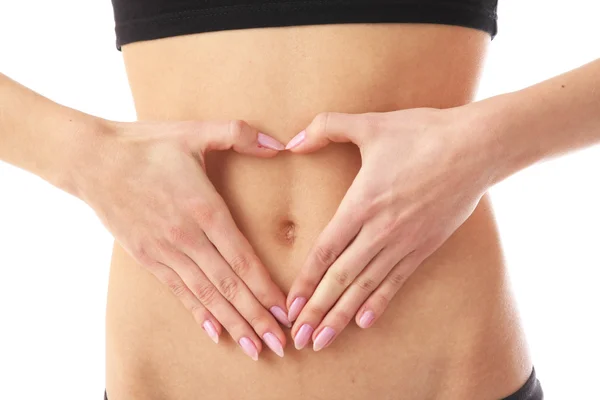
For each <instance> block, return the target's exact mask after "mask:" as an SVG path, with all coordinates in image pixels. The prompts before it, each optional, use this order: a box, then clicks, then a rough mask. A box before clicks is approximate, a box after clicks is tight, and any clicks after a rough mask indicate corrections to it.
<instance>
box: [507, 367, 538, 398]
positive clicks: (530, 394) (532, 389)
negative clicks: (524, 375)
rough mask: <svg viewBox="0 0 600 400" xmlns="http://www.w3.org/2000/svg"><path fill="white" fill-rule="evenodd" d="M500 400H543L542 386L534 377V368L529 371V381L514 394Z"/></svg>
mask: <svg viewBox="0 0 600 400" xmlns="http://www.w3.org/2000/svg"><path fill="white" fill-rule="evenodd" d="M502 400H544V392H543V391H542V385H541V384H540V381H539V380H538V379H537V377H536V375H535V368H534V369H533V370H532V371H531V375H529V379H527V382H525V384H524V385H523V387H521V389H519V390H517V391H516V392H515V393H513V394H511V395H510V396H508V397H506V398H504V399H502Z"/></svg>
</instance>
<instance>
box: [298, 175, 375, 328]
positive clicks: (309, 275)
mask: <svg viewBox="0 0 600 400" xmlns="http://www.w3.org/2000/svg"><path fill="white" fill-rule="evenodd" d="M359 174H360V173H359ZM358 181H359V179H355V182H358ZM359 186H360V184H358V185H355V184H354V183H353V184H352V185H351V186H350V189H348V192H347V193H346V195H345V196H344V198H343V199H342V202H341V203H340V205H339V207H338V209H337V210H336V212H335V214H334V216H333V218H332V219H331V221H330V222H329V223H328V224H327V226H326V227H325V229H323V232H321V234H320V235H319V237H318V238H317V240H316V242H315V244H314V245H313V247H312V248H311V250H310V251H309V253H308V256H307V258H306V261H305V262H304V264H303V266H302V268H301V270H300V272H299V274H298V276H297V277H296V279H294V282H293V283H292V287H291V288H290V291H289V293H288V297H287V305H288V309H289V313H288V319H289V320H290V321H292V322H293V321H294V320H296V318H297V317H298V315H300V312H301V311H302V308H303V307H304V306H305V305H306V302H307V299H309V298H310V297H311V296H312V294H313V292H314V290H315V289H316V288H317V285H318V284H319V282H320V281H321V279H322V278H323V275H324V274H325V273H326V272H327V270H328V269H329V267H330V266H331V265H332V264H333V263H334V262H335V260H336V259H337V258H338V257H339V256H340V254H342V252H343V251H344V249H345V248H346V247H347V246H348V244H349V243H350V241H351V240H352V239H354V238H355V237H356V235H357V234H358V232H359V231H360V229H361V227H362V224H363V221H364V206H361V204H360V203H361V200H360V199H361V197H360V196H358V194H356V193H355V192H356V191H357V189H355V188H356V187H359Z"/></svg>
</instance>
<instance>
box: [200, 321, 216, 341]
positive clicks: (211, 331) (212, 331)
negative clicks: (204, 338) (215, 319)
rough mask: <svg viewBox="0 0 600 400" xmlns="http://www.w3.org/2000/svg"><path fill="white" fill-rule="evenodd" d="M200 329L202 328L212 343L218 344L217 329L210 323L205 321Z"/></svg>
mask: <svg viewBox="0 0 600 400" xmlns="http://www.w3.org/2000/svg"><path fill="white" fill-rule="evenodd" d="M202 327H203V328H204V330H205V331H206V333H208V336H210V338H211V339H212V341H213V342H215V343H219V333H218V332H217V329H216V328H215V326H214V325H213V323H212V322H210V321H209V320H206V321H204V323H203V324H202Z"/></svg>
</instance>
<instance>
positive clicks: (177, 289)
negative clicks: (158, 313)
mask: <svg viewBox="0 0 600 400" xmlns="http://www.w3.org/2000/svg"><path fill="white" fill-rule="evenodd" d="M165 283H166V285H167V287H168V288H169V290H170V291H171V293H173V294H174V295H175V297H179V298H180V297H183V295H185V292H186V288H185V286H184V285H183V282H181V281H179V280H174V279H169V280H168V281H167V282H165Z"/></svg>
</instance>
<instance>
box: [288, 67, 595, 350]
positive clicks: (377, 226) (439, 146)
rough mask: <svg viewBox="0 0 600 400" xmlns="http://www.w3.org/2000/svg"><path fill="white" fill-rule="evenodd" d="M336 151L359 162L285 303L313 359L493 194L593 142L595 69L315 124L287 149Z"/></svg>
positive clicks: (299, 341)
mask: <svg viewBox="0 0 600 400" xmlns="http://www.w3.org/2000/svg"><path fill="white" fill-rule="evenodd" d="M331 142H336V143H340V142H352V143H354V144H356V145H357V146H358V147H359V148H360V152H361V158H362V162H363V164H362V167H361V169H360V171H359V173H358V175H357V177H356V179H355V180H354V182H353V183H352V185H351V186H350V188H349V189H348V192H347V194H346V196H345V197H344V199H343V200H342V202H341V204H340V206H339V208H338V210H337V212H336V213H335V216H334V217H333V219H332V220H331V222H329V224H328V225H327V226H326V228H325V229H324V231H323V233H322V234H321V235H320V236H319V238H318V239H317V241H316V243H315V244H314V246H313V248H312V249H311V251H310V253H309V256H308V259H307V260H306V262H305V264H304V266H303V268H302V270H301V272H300V274H299V276H298V277H297V279H296V280H295V281H294V284H293V286H292V288H291V290H290V293H289V295H288V305H289V307H290V314H289V318H290V320H292V321H295V323H294V326H293V328H292V336H293V337H294V338H295V344H296V348H303V347H304V346H306V344H307V343H308V340H307V339H308V338H307V335H303V334H299V332H300V331H302V332H312V340H313V349H314V350H315V351H318V350H320V349H322V348H324V347H326V346H328V345H330V344H331V343H332V342H333V340H335V337H336V336H337V335H339V334H340V333H341V331H342V330H343V329H344V328H345V327H346V326H347V325H348V323H350V322H351V321H352V319H354V320H355V321H356V323H357V324H358V326H360V327H361V328H369V327H370V326H372V325H373V324H374V323H375V321H376V320H377V319H378V318H379V317H380V316H381V315H382V313H383V312H384V310H385V309H386V307H387V305H388V304H389V302H390V300H391V299H392V298H393V297H394V296H395V295H396V293H398V291H399V290H400V289H401V287H402V285H403V284H404V283H405V282H406V280H407V279H408V278H409V277H410V276H411V274H412V273H413V272H414V271H415V270H416V268H417V267H418V266H419V265H420V264H421V262H422V261H423V260H424V259H426V258H427V257H428V256H430V255H431V254H432V253H433V252H434V251H435V250H437V249H438V248H439V247H440V246H441V245H442V244H443V243H444V242H445V241H446V239H448V238H449V237H450V235H451V234H452V233H454V231H456V229H457V228H458V227H459V226H460V225H462V223H463V222H464V221H465V220H466V219H467V218H468V217H469V216H470V215H471V213H472V212H473V210H474V209H475V207H476V206H477V204H478V202H479V200H480V199H481V197H482V196H483V195H484V194H485V192H486V191H487V190H488V189H489V188H490V187H491V186H493V185H494V184H496V183H498V182H500V181H502V180H503V179H505V178H507V177H508V176H510V175H512V174H514V173H515V172H517V171H519V170H521V169H523V168H525V167H527V166H530V165H532V164H534V163H536V162H539V161H543V160H547V159H549V158H552V157H555V156H557V155H560V154H563V153H566V152H569V151H573V150H577V149H581V148H584V147H587V146H591V145H593V144H596V143H598V142H600V60H597V61H594V62H591V63H589V64H587V65H584V66H582V67H580V68H578V69H576V70H573V71H571V72H568V73H565V74H563V75H560V76H557V77H555V78H553V79H550V80H547V81H545V82H542V83H539V84H537V85H534V86H531V87H529V88H526V89H523V90H520V91H517V92H513V93H508V94H504V95H500V96H496V97H493V98H490V99H486V100H483V101H479V102H475V103H470V104H467V105H464V106H460V107H454V108H449V109H443V110H440V109H434V108H417V109H410V110H400V111H394V112H386V113H365V114H344V113H323V114H319V115H318V116H317V117H316V118H315V119H314V121H313V122H312V123H311V124H310V125H309V126H308V127H307V128H306V129H305V130H304V131H302V132H300V133H299V134H298V135H297V136H296V137H295V138H294V139H292V140H291V141H290V142H289V143H288V144H287V146H286V148H288V149H290V151H292V152H294V153H298V154H305V153H310V152H314V151H316V150H319V149H321V148H323V147H324V146H327V144H329V143H331ZM298 299H299V300H298ZM306 299H308V302H306ZM304 304H305V305H304Z"/></svg>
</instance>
